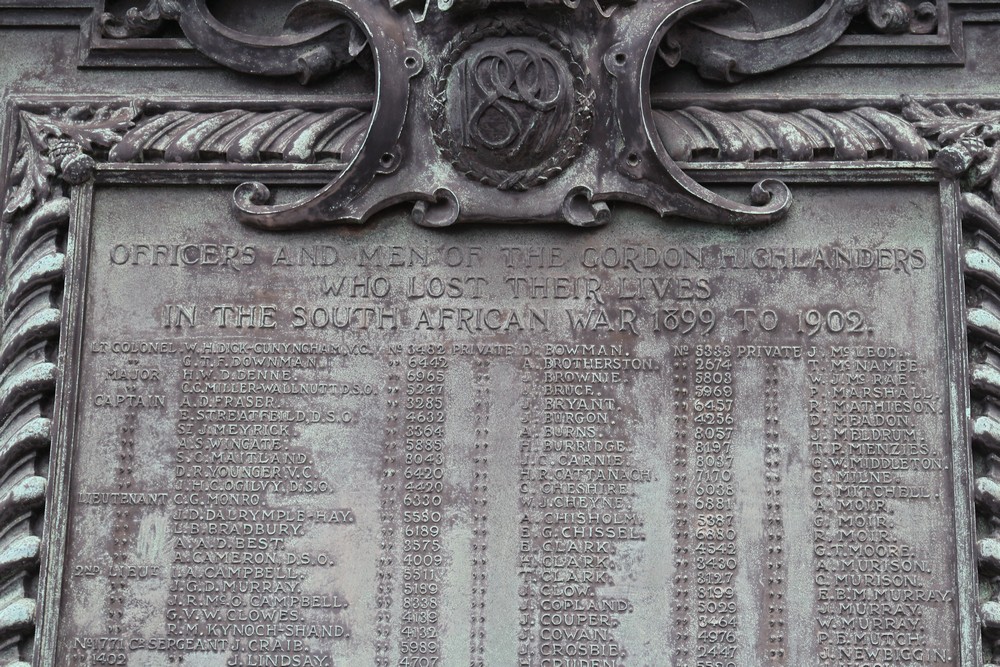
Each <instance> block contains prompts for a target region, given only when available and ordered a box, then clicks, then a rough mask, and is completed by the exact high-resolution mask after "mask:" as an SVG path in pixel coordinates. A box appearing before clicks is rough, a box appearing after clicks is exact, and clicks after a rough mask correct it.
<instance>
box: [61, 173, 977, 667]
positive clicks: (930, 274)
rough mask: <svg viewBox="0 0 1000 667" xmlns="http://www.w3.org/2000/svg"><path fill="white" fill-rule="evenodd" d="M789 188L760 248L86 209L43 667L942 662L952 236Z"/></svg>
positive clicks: (912, 217)
mask: <svg viewBox="0 0 1000 667" xmlns="http://www.w3.org/2000/svg"><path fill="white" fill-rule="evenodd" d="M796 192H797V196H798V202H799V203H798V205H797V207H796V209H795V210H794V212H793V214H792V215H791V216H790V217H789V219H788V220H787V221H786V222H785V223H783V224H781V225H776V226H772V227H769V228H767V229H764V230H760V231H758V232H755V233H754V235H753V236H751V237H748V236H746V235H744V234H740V233H737V232H733V231H728V230H725V229H719V228H711V227H697V226H691V225H690V224H688V223H685V222H683V221H681V220H671V221H669V222H667V223H666V224H664V223H663V222H661V221H659V220H657V219H656V218H654V217H652V216H649V215H647V214H644V213H642V212H640V211H638V210H625V211H622V212H621V213H619V214H617V215H616V217H615V219H614V220H613V221H612V223H611V224H609V225H608V226H607V227H606V228H605V229H603V230H600V231H595V232H592V233H587V234H580V233H579V232H575V231H566V230H563V229H560V228H528V229H521V230H512V229H509V228H501V229H498V228H478V229H466V230H463V231H461V232H455V233H450V234H441V233H440V232H434V231H427V230H423V229H420V228H418V227H414V226H413V225H411V224H410V223H408V221H407V220H406V219H405V218H404V217H403V216H398V215H397V216H389V217H386V218H384V219H380V220H379V221H377V222H374V223H373V224H371V225H369V226H368V227H366V228H364V229H362V230H356V231H353V230H352V231H348V232H340V233H338V234H336V235H333V236H331V235H330V234H328V233H325V232H316V233H310V234H301V235H297V236H295V237H287V236H275V235H272V234H263V233H259V232H253V231H251V230H249V229H247V228H245V227H242V226H240V225H239V224H238V223H236V222H234V221H233V220H232V219H231V218H230V216H229V214H228V212H227V210H226V208H225V206H224V201H225V198H224V197H223V196H221V194H220V191H219V190H218V189H209V190H205V189H203V188H202V189H193V188H185V189H183V190H182V189H177V188H168V189H155V190H150V189H149V188H143V189H136V188H114V189H107V190H103V191H101V192H99V193H98V194H97V196H96V197H95V201H94V210H93V213H92V219H93V224H92V225H91V226H90V227H89V230H87V231H86V232H83V234H82V235H81V236H80V237H78V241H79V243H80V245H81V250H82V249H83V248H85V249H86V250H85V252H84V253H82V254H85V256H86V259H85V260H83V263H82V264H81V265H80V271H81V275H80V277H79V279H77V280H76V281H74V282H75V283H76V284H77V285H79V291H78V294H77V295H75V298H76V300H77V302H78V303H79V306H78V310H77V312H78V313H79V315H78V317H77V319H76V324H75V331H74V332H73V334H72V336H73V340H74V341H76V344H77V345H78V348H77V349H76V351H75V352H74V354H73V356H74V359H73V361H72V362H71V368H72V369H73V370H72V376H71V377H69V378H67V380H68V383H67V386H68V387H71V388H70V389H68V395H67V398H66V400H67V401H69V402H70V405H71V406H72V413H73V414H74V423H73V424H72V426H71V427H70V428H71V429H72V431H71V432H72V437H71V442H70V454H69V473H68V482H67V486H66V488H65V490H64V492H63V498H64V501H65V502H67V503H68V507H69V511H68V513H67V517H68V518H67V529H66V543H65V544H66V548H65V554H66V556H65V560H64V563H63V565H62V568H61V569H62V589H63V594H62V603H61V608H60V614H59V622H58V632H57V635H56V642H55V644H54V649H55V651H56V656H57V657H56V663H57V664H72V663H76V662H84V663H85V664H94V663H95V662H96V661H98V660H99V659H100V656H104V657H106V658H107V659H109V660H111V661H112V662H113V663H115V664H130V665H140V664H141V665H168V664H171V663H172V662H174V661H179V660H180V659H183V661H184V662H185V663H187V664H203V665H223V664H228V665H264V664H276V665H280V664H302V665H335V664H336V665H359V664H365V665H367V664H373V665H377V664H387V665H388V664H391V665H458V664H489V665H518V664H521V665H537V666H544V667H557V666H559V667H569V666H571V665H594V664H598V665H626V664H628V665H633V664H634V665H666V664H677V665H689V664H690V665H694V664H702V665H706V664H711V665H750V664H755V665H756V664H761V665H762V664H838V665H845V664H852V665H860V664H867V665H870V664H887V665H888V664H909V663H914V662H919V663H925V662H926V663H931V664H957V662H958V661H959V660H960V658H961V656H962V655H963V647H962V646H961V643H960V638H959V636H958V635H957V634H956V633H955V632H954V628H955V626H956V625H957V624H958V623H959V622H960V618H961V616H962V613H963V611H962V608H961V595H960V590H961V589H962V588H966V587H968V586H969V585H970V582H969V581H968V579H967V576H968V575H967V573H963V572H961V571H959V569H958V568H957V562H958V556H959V550H960V549H961V547H960V545H959V542H960V540H961V538H960V537H958V535H956V534H955V533H954V531H953V530H952V526H955V525H956V524H962V523H963V522H965V521H967V520H968V517H967V512H966V509H965V508H966V507H967V503H968V496H967V494H968V490H967V487H966V486H965V480H967V475H968V470H969V463H968V453H967V451H966V450H965V448H963V447H953V446H952V444H951V443H953V442H954V440H953V435H954V432H953V428H954V424H955V423H956V422H955V421H954V420H953V418H952V417H953V414H954V411H955V409H956V406H955V404H954V391H955V387H956V383H955V381H954V380H953V379H950V378H953V377H954V376H953V375H951V374H950V372H949V367H948V366H947V365H942V364H940V363H938V360H939V359H942V358H946V357H947V356H948V350H949V349H954V348H955V347H956V346H957V345H959V344H960V343H959V342H958V341H957V340H955V338H954V334H955V332H956V329H955V326H954V325H955V324H956V322H955V321H954V320H953V319H952V317H951V315H948V316H945V317H942V316H941V314H942V313H950V312H952V311H951V310H950V305H949V304H950V303H953V302H954V299H955V298H956V297H957V295H958V293H957V287H958V285H957V283H956V281H954V280H950V279H949V278H948V273H949V267H953V266H954V265H955V263H956V261H957V258H956V256H955V254H954V253H955V246H954V242H955V238H956V237H955V235H956V233H957V230H956V220H955V219H954V218H953V217H952V216H951V214H950V213H949V212H948V211H947V210H945V211H944V212H942V211H941V206H940V204H939V201H940V194H939V192H938V188H937V186H936V185H934V184H930V185H910V186H897V187H894V188H892V189H891V190H890V189H887V188H885V187H884V186H869V187H858V186H850V187H848V186H811V185H805V184H803V185H802V186H801V187H797V188H796ZM139 198H141V199H142V200H143V201H145V202H146V207H145V209H144V210H143V211H136V210H135V209H134V208H132V207H131V206H130V202H132V201H135V200H136V199H139ZM875 202H878V205H879V208H880V210H881V211H882V213H881V214H880V215H879V217H878V219H877V220H873V218H872V217H871V215H870V214H869V213H868V211H870V210H871V209H872V208H873V206H874V205H875ZM167 211H169V213H167ZM137 292H141V294H142V297H141V298H136V294H137ZM885 294H892V295H893V296H892V298H891V299H886V298H885V296H884V295H885ZM901 323H905V326H903V325H902V324H901Z"/></svg>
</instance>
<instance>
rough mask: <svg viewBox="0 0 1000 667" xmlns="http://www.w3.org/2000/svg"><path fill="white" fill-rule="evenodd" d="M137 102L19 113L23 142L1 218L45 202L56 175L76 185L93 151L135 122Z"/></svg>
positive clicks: (89, 170)
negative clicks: (118, 105) (120, 105)
mask: <svg viewBox="0 0 1000 667" xmlns="http://www.w3.org/2000/svg"><path fill="white" fill-rule="evenodd" d="M139 113H140V109H139V107H138V106H136V105H130V106H125V107H118V108H111V107H101V108H98V109H96V110H95V109H91V108H90V107H79V106H78V107H70V108H68V109H53V110H52V111H51V112H50V113H49V114H48V115H40V114H36V113H32V112H29V111H22V112H21V113H20V114H19V120H20V124H21V143H20V145H19V147H18V152H17V157H16V159H15V161H14V166H13V168H12V170H11V175H10V181H9V182H10V185H9V188H8V192H7V198H6V201H5V202H4V208H3V213H2V220H3V221H4V222H9V221H10V220H11V219H12V218H13V217H14V216H15V215H16V214H17V213H18V212H21V211H26V210H28V209H30V208H31V207H32V206H34V205H36V204H39V203H43V202H45V201H47V200H48V199H49V198H50V197H51V196H52V195H53V190H54V188H56V187H57V186H56V180H55V179H56V178H57V177H58V178H62V180H64V181H65V182H66V183H69V184H70V185H75V184H79V183H83V182H85V181H86V180H87V179H89V178H90V175H91V173H92V172H93V170H94V166H95V162H94V156H95V155H97V154H99V153H101V152H103V151H107V150H110V149H111V148H112V147H113V146H114V145H115V144H117V143H118V142H119V141H121V139H122V137H123V136H124V135H125V133H126V132H127V131H128V129H129V128H130V127H132V125H133V124H134V123H135V119H136V117H137V116H138V115H139Z"/></svg>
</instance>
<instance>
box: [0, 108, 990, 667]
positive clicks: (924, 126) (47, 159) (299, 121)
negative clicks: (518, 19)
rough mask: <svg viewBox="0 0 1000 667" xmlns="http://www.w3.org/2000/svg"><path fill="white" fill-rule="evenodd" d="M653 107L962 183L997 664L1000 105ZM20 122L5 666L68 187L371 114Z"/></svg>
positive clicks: (297, 137)
mask: <svg viewBox="0 0 1000 667" xmlns="http://www.w3.org/2000/svg"><path fill="white" fill-rule="evenodd" d="M656 117H657V126H658V128H659V130H660V133H661V136H662V139H663V141H664V144H665V145H666V147H667V149H668V151H670V153H671V156H672V157H674V159H676V160H678V161H683V162H699V161H702V162H704V161H713V162H714V161H726V162H745V163H749V164H760V163H766V162H769V161H770V162H777V161H783V162H787V161H798V162H809V161H817V160H822V161H827V160H842V161H849V162H864V161H866V160H871V159H876V158H877V159H881V160H900V161H914V160H915V161H921V160H929V159H934V161H935V163H936V164H937V165H938V167H939V168H940V169H941V171H942V172H943V174H944V175H946V176H948V177H951V178H956V179H959V180H960V181H961V183H962V191H963V194H962V200H961V214H962V222H963V228H964V232H965V238H966V247H965V250H964V258H963V260H964V271H965V276H966V282H967V287H968V290H967V291H968V297H969V298H968V310H967V321H966V325H967V330H968V336H969V344H970V354H971V362H972V363H971V365H970V378H969V381H970V392H971V396H972V399H973V414H972V420H971V423H970V432H971V438H972V444H973V458H974V471H975V500H976V514H977V516H976V518H977V537H978V540H977V546H978V558H979V572H980V588H981V590H980V612H981V616H982V619H983V638H984V641H983V645H984V660H985V661H987V662H992V661H997V660H1000V210H998V206H1000V142H998V139H1000V111H987V110H983V109H981V108H979V107H975V106H969V105H962V104H955V105H952V106H948V105H944V104H937V105H930V106H929V107H924V106H922V105H920V104H918V103H916V102H913V101H912V100H907V101H906V104H905V106H904V107H903V110H902V112H901V113H899V114H896V113H893V112H890V111H887V110H880V109H875V108H861V109H855V110H853V111H849V112H836V113H833V112H823V111H819V110H804V111H801V112H796V113H764V112H760V111H742V112H725V113H723V112H716V111H711V110H708V109H703V108H699V107H692V108H689V109H684V110H681V111H662V110H658V111H656ZM14 122H15V128H14V131H15V134H14V135H13V136H16V137H17V153H16V155H15V156H14V160H13V165H12V168H11V170H10V174H9V175H8V179H7V186H8V191H7V193H6V196H5V199H4V200H3V204H4V205H3V209H2V211H0V218H2V224H3V226H2V228H0V257H2V259H3V265H2V267H3V268H2V273H0V275H2V276H3V285H2V286H0V665H5V666H6V665H12V666H14V667H28V665H29V662H28V661H29V660H30V659H31V655H32V651H33V642H34V632H35V623H36V618H35V600H36V591H37V588H38V575H39V565H40V562H39V557H40V551H41V540H42V534H41V531H42V526H43V521H44V513H45V506H44V505H45V490H46V485H47V475H48V464H49V450H50V447H51V443H52V413H53V402H54V398H55V388H56V378H57V375H58V368H57V353H58V347H59V330H60V323H61V315H62V307H63V304H62V294H63V281H64V273H65V266H66V256H65V252H64V248H65V247H66V236H67V233H68V227H69V221H70V198H69V194H70V188H71V186H73V185H78V184H82V183H85V182H86V181H87V180H88V179H89V178H90V177H91V174H92V172H93V170H94V168H95V166H96V162H97V161H102V162H110V163H118V162H121V163H124V162H143V163H150V162H219V163H225V162H229V163H249V164H251V165H252V164H262V163H265V162H268V161H281V162H284V163H287V164H301V163H304V162H313V161H317V160H319V161H328V162H331V163H337V162H341V161H342V160H343V159H344V155H347V154H349V153H350V151H351V150H355V149H356V147H357V145H358V144H359V142H361V141H363V135H364V128H365V127H367V123H368V119H367V112H365V111H363V110H359V109H347V108H342V109H336V110H333V111H330V112H324V113H313V112H305V111H301V110H295V109H292V110H283V111H273V112H255V111H253V112H252V111H245V110H224V111H217V112H193V111H185V110H174V111H166V112H157V113H149V114H147V113H145V112H144V111H143V109H142V108H141V107H140V106H138V105H134V106H128V107H119V108H109V107H102V108H91V107H68V108H57V109H54V110H51V111H49V112H48V113H47V114H42V113H38V112H37V110H32V111H28V110H20V111H19V112H18V113H17V117H16V118H15V119H14ZM334 166H335V165H334ZM987 667H995V666H994V665H987Z"/></svg>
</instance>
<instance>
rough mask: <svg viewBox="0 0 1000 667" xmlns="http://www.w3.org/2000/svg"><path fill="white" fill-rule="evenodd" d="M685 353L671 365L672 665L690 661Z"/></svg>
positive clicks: (682, 665)
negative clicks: (672, 470)
mask: <svg viewBox="0 0 1000 667" xmlns="http://www.w3.org/2000/svg"><path fill="white" fill-rule="evenodd" d="M687 354H688V353H687V352H685V351H682V349H681V348H676V349H675V351H674V360H673V362H672V367H673V372H674V375H673V387H674V389H673V408H674V410H673V412H674V414H673V418H674V451H673V469H674V472H673V489H674V498H675V500H674V516H675V519H674V586H673V590H674V621H673V625H674V634H675V640H676V646H677V648H676V649H674V656H675V658H674V665H675V667H689V665H690V664H691V663H690V662H689V661H690V659H691V587H690V580H691V574H690V573H691V519H690V517H689V516H688V483H689V480H688V457H689V456H690V449H689V447H688V438H689V437H690V435H691V433H690V431H689V428H690V422H691V414H690V413H691V403H690V398H691V395H690V394H691V390H690V374H689V373H688V371H689V364H688V357H687Z"/></svg>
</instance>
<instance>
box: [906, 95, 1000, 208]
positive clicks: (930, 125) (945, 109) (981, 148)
mask: <svg viewBox="0 0 1000 667" xmlns="http://www.w3.org/2000/svg"><path fill="white" fill-rule="evenodd" d="M905 102H906V105H905V106H904V107H903V117H904V118H906V120H908V121H909V122H910V123H912V124H913V126H914V127H916V128H917V131H919V132H920V133H921V134H922V135H923V136H925V137H927V138H929V139H932V140H934V141H936V142H937V144H938V145H939V146H940V148H939V149H938V151H937V154H936V155H935V157H934V162H935V164H936V165H937V166H938V168H939V169H941V171H942V172H944V173H945V174H947V175H948V176H951V177H953V178H961V179H962V182H963V186H964V188H963V189H965V190H966V191H976V190H986V191H988V192H989V194H990V195H991V196H992V198H993V201H995V202H1000V142H998V141H997V140H998V139H1000V111H994V110H986V109H983V108H982V107H980V106H978V105H975V104H965V103H959V104H955V105H954V106H952V107H950V106H948V105H947V104H940V103H936V104H930V105H928V106H924V105H922V104H920V103H919V102H916V101H914V100H912V99H909V98H907V99H906V100H905Z"/></svg>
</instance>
